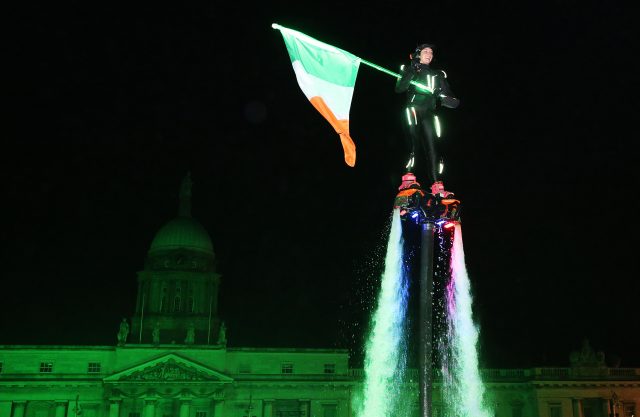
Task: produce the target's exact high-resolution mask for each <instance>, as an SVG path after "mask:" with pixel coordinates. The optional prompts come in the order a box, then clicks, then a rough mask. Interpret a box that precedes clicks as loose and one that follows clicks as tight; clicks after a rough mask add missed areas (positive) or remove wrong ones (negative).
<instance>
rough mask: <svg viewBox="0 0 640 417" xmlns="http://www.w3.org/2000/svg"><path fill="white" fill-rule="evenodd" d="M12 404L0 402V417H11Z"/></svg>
mask: <svg viewBox="0 0 640 417" xmlns="http://www.w3.org/2000/svg"><path fill="white" fill-rule="evenodd" d="M12 406H13V402H11V401H0V417H11V407H12Z"/></svg>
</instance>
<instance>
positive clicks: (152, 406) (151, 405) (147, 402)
mask: <svg viewBox="0 0 640 417" xmlns="http://www.w3.org/2000/svg"><path fill="white" fill-rule="evenodd" d="M155 415H156V398H152V397H150V398H145V399H144V416H143V417H155Z"/></svg>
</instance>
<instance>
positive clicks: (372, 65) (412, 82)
mask: <svg viewBox="0 0 640 417" xmlns="http://www.w3.org/2000/svg"><path fill="white" fill-rule="evenodd" d="M271 27H272V28H273V29H276V30H279V31H282V30H283V29H284V30H286V31H288V32H289V33H291V32H294V33H296V34H299V35H302V36H304V37H305V38H306V39H310V40H313V41H315V42H320V41H318V40H316V39H314V38H312V37H310V36H309V35H305V34H304V33H302V32H298V31H295V30H292V29H289V28H286V27H284V26H280V25H279V24H277V23H273V24H272V25H271ZM320 43H321V44H324V45H328V46H330V47H332V48H336V49H339V50H340V48H337V47H335V46H333V45H329V44H325V43H324V42H320ZM354 56H355V55H354ZM357 58H358V59H359V60H360V62H361V63H363V64H365V65H368V66H370V67H371V68H374V69H377V70H378V71H381V72H384V73H385V74H387V75H391V76H392V77H395V78H401V77H402V75H400V74H398V73H397V72H393V71H390V70H388V69H386V68H384V67H381V66H380V65H376V64H374V63H373V62H371V61H367V60H366V59H362V58H360V57H357ZM409 84H412V85H415V86H416V87H419V88H420V89H422V90H426V91H428V92H430V93H433V88H430V87H429V86H427V85H424V84H421V83H419V82H417V81H411V82H410V83H409Z"/></svg>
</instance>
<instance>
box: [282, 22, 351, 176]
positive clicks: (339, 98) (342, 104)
mask: <svg viewBox="0 0 640 417" xmlns="http://www.w3.org/2000/svg"><path fill="white" fill-rule="evenodd" d="M271 26H272V27H273V28H274V29H278V30H280V33H282V37H283V38H284V43H285V44H286V46H287V51H289V56H290V57H291V63H292V64H293V70H294V71H295V73H296V78H297V79H298V84H299V85H300V88H301V89H302V92H303V93H304V95H305V96H307V98H308V99H309V101H310V102H311V104H313V106H314V107H315V108H316V109H317V110H318V111H319V112H320V114H322V115H323V116H324V118H325V119H327V120H328V121H329V123H331V126H333V128H334V129H335V131H336V132H337V133H338V134H339V135H340V142H341V143H342V148H343V149H344V160H345V162H346V163H347V165H349V166H351V167H353V166H355V164H356V145H355V144H354V143H353V140H352V139H351V136H349V109H350V108H351V99H352V97H353V87H354V85H355V84H356V76H357V75H358V67H359V66H360V61H361V59H360V58H358V57H357V56H355V55H353V54H351V53H349V52H347V51H343V50H342V49H339V48H336V47H335V46H331V45H328V44H326V43H323V42H320V41H318V40H316V39H314V38H312V37H310V36H307V35H305V34H304V33H301V32H297V31H295V30H291V29H288V28H285V27H283V26H280V25H277V24H275V23H274V24H273V25H271Z"/></svg>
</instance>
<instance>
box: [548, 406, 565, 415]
mask: <svg viewBox="0 0 640 417" xmlns="http://www.w3.org/2000/svg"><path fill="white" fill-rule="evenodd" d="M549 417H562V405H561V404H560V403H549Z"/></svg>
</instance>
